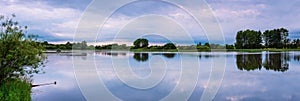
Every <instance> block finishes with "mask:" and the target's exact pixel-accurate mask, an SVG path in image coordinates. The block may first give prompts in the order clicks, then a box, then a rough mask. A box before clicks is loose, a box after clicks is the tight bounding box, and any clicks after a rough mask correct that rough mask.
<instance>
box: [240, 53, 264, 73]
mask: <svg viewBox="0 0 300 101" xmlns="http://www.w3.org/2000/svg"><path fill="white" fill-rule="evenodd" d="M236 64H237V67H238V69H240V70H247V71H250V70H256V69H259V70H260V69H261V67H262V57H261V54H238V55H236Z"/></svg>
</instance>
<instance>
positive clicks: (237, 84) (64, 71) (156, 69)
mask: <svg viewBox="0 0 300 101" xmlns="http://www.w3.org/2000/svg"><path fill="white" fill-rule="evenodd" d="M47 55H48V62H47V64H46V67H44V71H45V72H46V73H45V74H39V75H35V76H34V78H33V79H34V81H33V83H34V84H42V83H49V82H54V81H57V84H56V85H48V86H39V87H36V88H33V90H32V100H34V101H69V100H71V101H81V100H86V99H87V98H86V97H84V95H85V96H88V95H87V94H88V93H86V92H85V87H87V86H86V85H88V87H90V88H95V90H96V89H97V88H99V86H100V85H96V84H97V82H96V81H95V80H94V79H95V78H90V77H86V78H84V76H80V75H75V73H78V72H74V68H73V63H72V58H73V59H74V60H76V61H75V62H76V64H80V65H82V66H80V67H76V68H75V69H76V70H79V72H80V70H82V71H85V70H86V71H85V72H86V73H87V74H89V72H90V71H88V70H87V69H90V68H89V67H90V66H95V67H96V68H95V70H96V71H97V73H98V75H97V77H98V80H102V83H103V84H104V85H105V86H104V88H105V89H104V90H105V91H106V92H109V93H110V94H111V95H113V96H114V97H116V98H118V99H119V100H129V101H132V100H135V101H137V100H143V101H153V100H160V99H164V98H165V97H166V96H169V95H170V94H171V93H172V92H174V91H175V90H174V89H175V88H176V87H180V86H178V84H183V85H187V86H191V87H193V90H192V91H191V92H192V94H190V93H188V89H181V90H180V91H178V94H180V95H184V94H186V95H191V96H190V97H189V99H188V100H191V101H198V100H200V97H201V95H202V93H203V91H204V89H205V88H206V87H207V86H208V85H207V83H208V80H209V75H210V73H211V70H212V67H211V66H212V63H214V64H216V63H217V64H220V65H225V66H226V67H225V73H224V78H223V82H222V84H221V86H220V89H219V90H218V93H217V94H216V96H215V98H214V100H216V101H223V100H228V101H240V100H241V101H245V100H246V101H249V100H251V101H253V100H254V101H256V100H271V101H287V100H291V101H299V100H300V92H299V91H300V86H299V84H300V52H258V53H237V52H227V53H225V52H224V53H223V52H215V53H206V52H203V53H157V52H154V53H131V52H113V53H110V52H88V55H87V56H74V57H72V56H62V55H59V54H47ZM212 60H214V61H217V62H212ZM218 60H220V62H218ZM221 60H226V62H222V61H221ZM78 61H82V62H78ZM127 66H129V68H125V67H127ZM113 67H114V68H113ZM123 67H124V68H123ZM197 68H198V69H197ZM126 70H129V71H130V73H131V74H134V75H129V74H126V73H128V72H123V71H126ZM183 70H187V72H190V73H191V74H190V75H197V74H192V73H194V72H195V71H196V72H198V73H199V75H198V76H197V77H194V76H193V77H189V79H190V81H189V79H187V80H182V81H181V80H180V78H182V76H181V74H182V73H185V72H182V71H183ZM116 72H118V74H116ZM79 76H80V77H81V79H78V78H80V77H79ZM76 77H77V79H76ZM195 78H196V79H197V82H196V84H195V87H194V86H193V79H195ZM82 79H83V80H86V81H84V83H81V84H80V87H79V85H78V84H77V82H82V81H80V80H82ZM143 79H150V80H151V81H154V82H147V81H144V80H143ZM77 80H79V81H77ZM137 82H138V83H137ZM82 86H85V87H82ZM80 88H81V89H80ZM81 90H82V91H84V93H81ZM105 91H103V92H105ZM93 94H94V95H90V96H88V99H90V97H91V96H95V95H96V96H97V95H99V96H100V95H101V94H102V93H93ZM103 94H104V93H103ZM178 97H179V96H178ZM175 99H176V98H175Z"/></svg>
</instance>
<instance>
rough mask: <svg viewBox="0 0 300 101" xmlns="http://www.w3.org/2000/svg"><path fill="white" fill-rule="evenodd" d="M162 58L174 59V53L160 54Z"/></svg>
mask: <svg viewBox="0 0 300 101" xmlns="http://www.w3.org/2000/svg"><path fill="white" fill-rule="evenodd" d="M162 55H163V56H165V57H166V58H174V57H175V55H176V54H175V53H162Z"/></svg>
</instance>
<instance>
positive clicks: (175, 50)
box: [44, 49, 300, 53]
mask: <svg viewBox="0 0 300 101" xmlns="http://www.w3.org/2000/svg"><path fill="white" fill-rule="evenodd" d="M82 51H95V52H105V51H128V52H290V51H300V49H211V50H178V49H170V50H150V49H131V50H97V49H95V50H62V51H61V52H57V51H55V50H46V51H44V53H77V52H82Z"/></svg>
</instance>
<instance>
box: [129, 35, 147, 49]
mask: <svg viewBox="0 0 300 101" xmlns="http://www.w3.org/2000/svg"><path fill="white" fill-rule="evenodd" d="M133 45H134V48H135V49H137V48H147V47H148V45H149V43H148V40H147V39H144V38H139V39H136V40H135V41H134V42H133Z"/></svg>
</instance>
